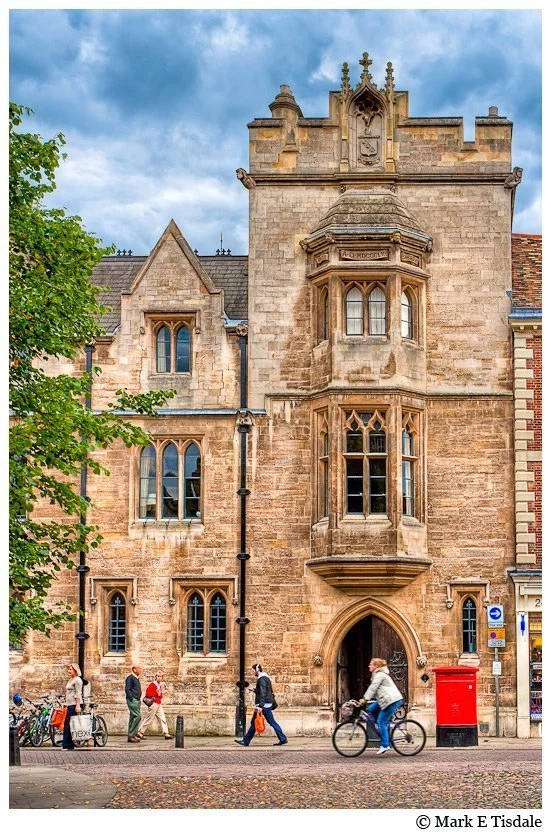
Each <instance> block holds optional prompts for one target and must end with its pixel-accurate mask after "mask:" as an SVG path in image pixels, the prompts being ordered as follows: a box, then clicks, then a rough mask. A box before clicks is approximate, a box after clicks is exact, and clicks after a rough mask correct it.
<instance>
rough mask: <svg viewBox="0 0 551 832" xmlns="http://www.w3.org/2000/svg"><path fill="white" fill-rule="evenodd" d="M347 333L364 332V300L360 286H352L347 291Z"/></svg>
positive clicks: (356, 333) (361, 333)
mask: <svg viewBox="0 0 551 832" xmlns="http://www.w3.org/2000/svg"><path fill="white" fill-rule="evenodd" d="M345 306H346V334H347V335H363V334H364V302H363V295H362V293H361V291H360V289H359V288H358V286H352V288H351V289H349V290H348V292H347V293H346V302H345Z"/></svg>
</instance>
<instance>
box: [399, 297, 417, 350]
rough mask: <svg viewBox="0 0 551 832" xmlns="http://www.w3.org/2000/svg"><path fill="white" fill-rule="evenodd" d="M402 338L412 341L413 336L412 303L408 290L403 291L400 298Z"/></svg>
mask: <svg viewBox="0 0 551 832" xmlns="http://www.w3.org/2000/svg"><path fill="white" fill-rule="evenodd" d="M401 310H402V315H401V322H402V338H404V339H406V340H408V341H413V336H414V325H413V324H414V301H413V298H412V295H411V292H410V291H409V289H404V291H403V292H402V297H401Z"/></svg>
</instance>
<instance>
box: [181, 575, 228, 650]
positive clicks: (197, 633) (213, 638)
mask: <svg viewBox="0 0 551 832" xmlns="http://www.w3.org/2000/svg"><path fill="white" fill-rule="evenodd" d="M185 614H186V620H185V633H186V645H185V649H186V652H187V653H195V654H197V655H201V656H204V655H208V654H209V653H218V654H222V653H227V650H228V629H227V624H228V621H227V600H226V595H225V593H224V592H222V591H221V590H220V589H216V588H215V589H212V588H211V589H209V588H208V587H207V588H201V587H197V588H193V589H191V590H190V594H189V595H188V596H187V602H186V605H185Z"/></svg>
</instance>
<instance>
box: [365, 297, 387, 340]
mask: <svg viewBox="0 0 551 832" xmlns="http://www.w3.org/2000/svg"><path fill="white" fill-rule="evenodd" d="M368 307H369V334H370V335H386V295H385V293H384V292H383V290H382V289H381V287H380V286H375V287H374V288H373V289H372V290H371V292H370V293H369V296H368Z"/></svg>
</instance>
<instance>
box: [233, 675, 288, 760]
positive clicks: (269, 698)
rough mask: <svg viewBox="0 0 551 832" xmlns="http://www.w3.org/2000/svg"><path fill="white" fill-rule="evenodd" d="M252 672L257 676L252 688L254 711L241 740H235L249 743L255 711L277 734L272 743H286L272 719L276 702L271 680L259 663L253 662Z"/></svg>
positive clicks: (239, 743)
mask: <svg viewBox="0 0 551 832" xmlns="http://www.w3.org/2000/svg"><path fill="white" fill-rule="evenodd" d="M253 672H254V675H255V676H256V678H257V683H256V688H255V689H254V694H255V700H254V703H255V704H254V711H253V718H252V720H251V725H250V728H249V730H248V731H247V733H246V734H245V736H244V737H243V739H242V740H235V742H236V743H237V744H238V745H244V746H247V745H249V743H250V741H251V740H252V738H253V737H254V735H255V727H254V720H255V717H256V715H257V713H262V714H263V715H264V717H265V719H266V722H267V723H268V725H271V726H272V728H273V729H274V731H275V732H276V734H277V739H278V741H277V742H274V745H287V743H288V742H289V740H288V739H287V737H286V736H285V734H284V733H283V731H282V730H281V727H280V726H279V725H278V724H277V722H276V721H275V719H274V714H273V712H274V711H275V709H276V708H277V702H276V699H275V696H274V692H273V690H272V680H271V679H270V677H269V676H268V674H267V673H264V671H263V670H262V665H261V664H253Z"/></svg>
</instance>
